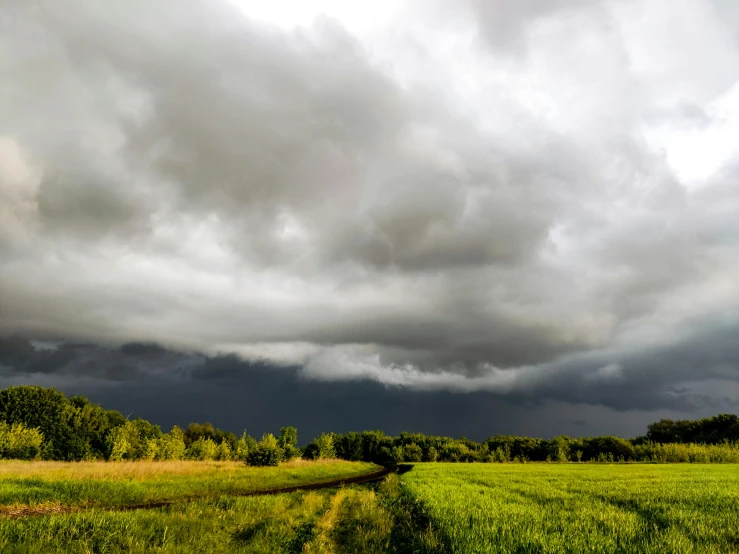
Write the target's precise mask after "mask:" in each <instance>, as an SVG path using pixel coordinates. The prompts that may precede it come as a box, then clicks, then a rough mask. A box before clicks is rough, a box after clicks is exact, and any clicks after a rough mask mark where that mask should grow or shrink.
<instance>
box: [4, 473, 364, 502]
mask: <svg viewBox="0 0 739 554" xmlns="http://www.w3.org/2000/svg"><path fill="white" fill-rule="evenodd" d="M377 468H378V466H375V465H374V464H369V463H364V462H345V461H321V462H303V461H296V462H290V463H286V464H281V465H280V466H279V467H267V468H253V467H246V466H245V465H244V464H242V463H238V462H130V463H110V462H82V463H60V462H49V463H47V462H3V463H0V512H2V511H6V512H7V511H8V510H9V509H10V508H11V507H16V508H17V507H20V506H39V505H42V506H43V505H48V506H59V505H61V506H80V507H113V506H125V505H131V504H145V503H155V502H163V501H179V500H185V499H197V498H202V497H213V496H216V495H221V494H223V495H228V494H231V495H238V494H241V493H245V492H249V491H256V490H264V489H271V488H278V487H289V486H293V485H300V484H307V483H317V482H321V481H329V480H332V479H337V478H345V477H353V476H356V475H361V474H364V473H369V472H371V471H373V470H374V469H377Z"/></svg>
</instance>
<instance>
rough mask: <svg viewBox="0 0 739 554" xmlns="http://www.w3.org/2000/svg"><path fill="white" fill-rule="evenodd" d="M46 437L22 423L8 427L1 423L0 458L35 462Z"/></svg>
mask: <svg viewBox="0 0 739 554" xmlns="http://www.w3.org/2000/svg"><path fill="white" fill-rule="evenodd" d="M43 441H44V436H43V435H42V434H41V431H39V430H38V429H29V428H28V427H26V426H25V425H23V424H22V423H14V424H12V425H8V424H7V423H6V422H4V421H0V458H17V459H20V460H33V459H35V458H37V457H38V456H39V454H40V453H41V445H42V443H43Z"/></svg>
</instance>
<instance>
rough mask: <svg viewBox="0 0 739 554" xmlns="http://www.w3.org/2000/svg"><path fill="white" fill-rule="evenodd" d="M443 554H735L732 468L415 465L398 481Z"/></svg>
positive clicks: (738, 545) (737, 497)
mask: <svg viewBox="0 0 739 554" xmlns="http://www.w3.org/2000/svg"><path fill="white" fill-rule="evenodd" d="M402 480H403V483H404V484H405V487H406V490H407V493H408V494H409V496H410V498H411V499H412V501H417V502H419V503H420V505H422V506H423V509H424V510H425V512H426V513H427V514H428V516H429V517H430V518H431V520H432V521H433V523H434V525H435V527H436V528H437V530H438V533H439V535H440V536H441V537H442V538H443V539H444V542H445V543H446V544H448V545H449V549H450V551H451V552H460V553H462V552H464V553H518V554H522V553H528V552H531V553H535V552H536V553H539V552H542V553H543V552H546V553H580V552H597V553H600V552H603V553H605V552H620V553H634V554H637V553H655V554H656V553H665V552H705V553H715V554H725V553H730V552H739V467H738V466H717V465H618V464H616V465H591V464H563V465H558V464H552V465H549V464H528V465H512V464H510V465H487V464H464V465H463V464H418V465H416V466H415V467H414V469H413V470H412V471H410V472H409V473H407V474H405V475H404V476H403V477H402Z"/></svg>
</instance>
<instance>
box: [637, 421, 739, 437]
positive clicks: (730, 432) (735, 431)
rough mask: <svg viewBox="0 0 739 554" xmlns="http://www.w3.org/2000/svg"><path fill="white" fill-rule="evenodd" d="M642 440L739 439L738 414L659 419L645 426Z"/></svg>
mask: <svg viewBox="0 0 739 554" xmlns="http://www.w3.org/2000/svg"><path fill="white" fill-rule="evenodd" d="M647 429H648V431H647V435H646V437H644V441H650V442H656V443H674V442H679V443H703V444H719V443H723V442H726V441H739V416H737V415H735V414H719V415H717V416H714V417H706V418H703V419H697V420H687V419H683V420H678V421H673V420H671V419H660V420H659V421H657V422H655V423H652V424H650V425H649V426H648V427H647Z"/></svg>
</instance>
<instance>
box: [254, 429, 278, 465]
mask: <svg viewBox="0 0 739 554" xmlns="http://www.w3.org/2000/svg"><path fill="white" fill-rule="evenodd" d="M280 460H282V449H281V448H280V445H279V443H278V442H277V439H276V438H275V436H274V435H273V434H271V433H268V434H266V435H264V436H263V437H262V440H260V441H259V442H258V443H257V444H256V446H254V448H252V449H251V450H250V451H249V453H248V454H247V456H246V463H247V465H250V466H276V465H279V463H280Z"/></svg>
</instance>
